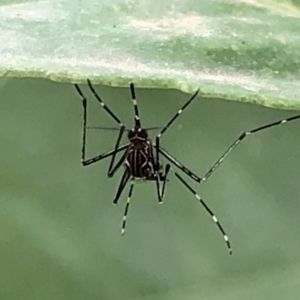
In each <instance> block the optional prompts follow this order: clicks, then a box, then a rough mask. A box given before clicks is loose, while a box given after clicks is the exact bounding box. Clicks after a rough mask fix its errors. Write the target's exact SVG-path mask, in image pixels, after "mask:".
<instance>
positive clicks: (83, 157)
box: [75, 84, 87, 163]
mask: <svg viewBox="0 0 300 300" xmlns="http://www.w3.org/2000/svg"><path fill="white" fill-rule="evenodd" d="M75 88H76V91H77V93H78V94H79V96H80V97H81V99H82V106H83V130H82V148H81V162H82V163H83V162H84V161H85V145H86V121H87V100H86V98H85V97H84V95H83V93H82V91H81V89H80V88H79V86H78V85H77V84H75Z"/></svg>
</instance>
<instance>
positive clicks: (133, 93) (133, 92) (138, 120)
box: [130, 83, 141, 128]
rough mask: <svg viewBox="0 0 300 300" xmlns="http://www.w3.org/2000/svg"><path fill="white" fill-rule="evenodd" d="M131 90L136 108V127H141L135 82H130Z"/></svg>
mask: <svg viewBox="0 0 300 300" xmlns="http://www.w3.org/2000/svg"><path fill="white" fill-rule="evenodd" d="M130 92H131V99H132V104H133V108H134V122H135V127H137V128H141V119H140V115H139V110H138V106H137V101H136V96H135V90H134V85H133V83H130Z"/></svg>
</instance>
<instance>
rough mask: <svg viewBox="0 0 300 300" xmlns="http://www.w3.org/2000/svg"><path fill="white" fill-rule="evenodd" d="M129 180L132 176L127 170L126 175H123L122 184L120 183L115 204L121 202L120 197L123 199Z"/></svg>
mask: <svg viewBox="0 0 300 300" xmlns="http://www.w3.org/2000/svg"><path fill="white" fill-rule="evenodd" d="M129 178H130V175H129V173H128V172H127V170H125V171H124V173H123V176H122V179H121V182H120V184H119V186H118V190H117V193H116V196H115V199H114V201H113V203H114V204H117V203H118V201H119V199H120V197H121V194H122V192H123V190H124V188H125V186H126V184H127V182H128V180H129Z"/></svg>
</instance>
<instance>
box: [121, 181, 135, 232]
mask: <svg viewBox="0 0 300 300" xmlns="http://www.w3.org/2000/svg"><path fill="white" fill-rule="evenodd" d="M133 187H134V178H132V179H131V184H130V189H129V193H128V197H127V202H126V206H125V211H124V216H123V222H122V229H121V234H122V235H124V234H125V227H126V218H127V215H128V211H129V205H130V199H131V196H132V191H133Z"/></svg>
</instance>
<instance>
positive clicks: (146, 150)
mask: <svg viewBox="0 0 300 300" xmlns="http://www.w3.org/2000/svg"><path fill="white" fill-rule="evenodd" d="M87 83H88V87H89V89H90V90H91V92H92V94H93V95H94V97H95V98H96V99H97V100H98V102H99V104H100V105H101V106H102V107H103V109H104V110H105V111H106V112H107V113H108V114H109V115H110V116H111V118H112V119H114V121H115V122H116V123H117V124H118V126H119V127H118V128H107V127H88V126H87V99H86V97H85V96H84V94H83V93H82V91H81V89H80V88H79V86H78V85H77V84H75V88H76V90H77V92H78V94H79V96H80V97H81V99H82V105H83V138H82V139H83V140H82V157H81V158H82V159H81V161H82V164H83V166H88V165H91V164H93V163H96V162H98V161H100V160H103V159H105V158H108V157H111V159H110V164H109V167H108V171H107V176H108V177H109V178H111V177H113V176H114V175H115V173H116V172H117V171H118V170H119V169H120V168H121V166H124V167H125V168H124V169H125V170H124V171H123V175H122V178H121V181H120V183H119V185H118V188H117V192H116V195H115V198H114V200H113V203H115V204H116V203H117V202H118V200H119V199H120V197H121V195H122V193H123V191H124V189H125V187H126V185H127V184H128V183H129V182H130V187H129V192H128V197H127V202H126V206H125V211H124V215H123V222H122V229H121V233H122V235H124V233H125V228H126V220H127V216H128V212H129V206H130V200H131V197H132V194H133V189H134V184H135V182H136V181H137V180H144V181H154V182H155V184H156V193H157V198H158V202H159V203H162V202H163V198H164V195H165V187H166V183H167V181H168V176H169V174H170V171H172V172H173V173H174V175H175V178H177V179H178V180H179V182H181V183H182V184H183V186H185V187H186V188H187V189H188V190H189V191H190V192H191V193H192V194H193V195H194V197H195V198H196V199H197V200H198V201H199V202H200V203H201V204H202V206H203V207H204V209H205V210H206V212H207V213H208V214H209V215H210V217H211V218H212V220H213V221H214V223H215V224H216V226H217V228H218V230H219V231H220V233H221V234H222V236H223V239H224V241H225V243H226V246H227V248H228V251H229V254H232V248H231V243H230V241H229V238H228V235H227V234H226V232H225V230H224V228H223V226H222V225H221V223H220V222H219V221H218V219H217V217H216V216H215V214H214V213H213V211H212V210H211V209H210V208H209V206H208V205H207V204H206V202H205V201H204V200H203V199H202V198H201V197H200V196H199V195H198V194H197V192H196V191H195V190H194V189H193V188H192V187H191V186H190V185H189V184H188V183H187V181H186V180H185V179H183V177H182V176H181V175H179V174H178V173H177V172H176V171H174V170H173V166H175V167H177V168H178V169H179V170H180V171H182V172H183V173H185V174H186V175H187V176H188V177H190V178H191V179H192V180H194V181H196V182H198V183H202V182H204V181H205V180H207V179H208V178H209V177H210V176H211V175H212V173H213V172H214V171H215V170H216V168H217V167H218V166H219V165H220V164H221V163H222V162H223V160H224V159H225V158H226V157H227V155H228V154H229V153H230V152H231V151H232V150H233V149H234V148H235V147H236V146H237V145H238V144H239V143H240V142H241V141H242V140H243V139H244V138H245V137H246V136H249V135H251V134H254V133H256V132H259V131H261V130H264V129H267V128H270V127H273V126H276V125H281V124H284V123H287V122H290V121H293V120H296V119H298V118H300V115H296V116H294V117H290V118H287V119H284V120H280V121H277V122H274V123H271V124H267V125H264V126H261V127H258V128H255V129H253V130H250V131H245V132H243V133H242V134H241V135H240V136H239V137H238V138H237V139H236V140H235V141H234V142H233V143H232V144H231V145H230V147H229V148H228V149H227V150H226V151H225V152H224V154H223V155H222V156H221V157H220V158H219V159H218V160H217V161H216V162H215V163H214V165H213V166H212V167H211V168H210V169H209V170H208V171H207V173H206V174H205V175H204V176H203V177H202V178H201V177H198V176H197V175H196V174H195V173H193V172H192V171H191V170H190V169H188V168H187V167H185V166H184V165H183V164H182V163H181V162H179V161H178V160H177V159H175V158H174V157H173V156H172V155H171V154H170V153H168V152H167V151H166V150H165V149H164V148H162V147H161V146H160V140H161V137H162V136H163V134H165V133H166V131H167V130H168V129H169V128H170V127H171V125H172V124H173V123H174V121H175V120H176V119H177V118H178V117H179V116H180V115H181V114H182V112H183V111H184V110H185V109H186V108H187V107H188V106H189V105H190V104H191V103H192V101H193V100H194V99H195V98H196V97H197V95H198V93H199V91H200V90H199V89H198V90H197V91H196V92H195V93H194V94H193V95H192V96H191V97H190V98H189V99H188V100H187V101H186V102H185V104H184V105H183V106H182V107H181V108H180V109H179V110H178V111H177V112H176V113H175V114H174V116H173V117H172V118H171V119H170V120H169V121H168V122H167V123H166V125H165V126H164V127H162V128H161V127H151V128H143V127H142V124H141V119H140V115H139V110H138V104H137V99H136V94H135V89H134V84H133V83H130V85H129V88H130V93H131V99H132V105H133V109H134V127H133V128H132V129H126V127H125V125H124V124H123V123H122V122H121V121H120V119H119V118H118V117H117V116H116V115H115V114H114V113H113V112H112V111H111V110H110V109H109V107H108V106H107V105H106V104H105V103H104V102H103V101H102V99H101V98H100V96H99V95H98V93H97V92H96V90H95V89H94V87H93V85H92V83H91V81H90V80H87ZM97 128H101V129H108V130H115V131H118V132H119V133H118V137H117V140H116V143H115V146H114V148H113V149H112V150H109V151H106V152H104V153H101V154H100V155H97V156H95V157H92V158H89V159H86V132H87V129H97ZM152 129H160V132H159V133H158V134H157V135H156V137H155V142H153V141H152V140H151V139H150V138H149V136H148V131H149V130H152ZM125 132H127V138H128V143H127V144H125V145H120V143H121V139H122V137H123V135H124V133H125ZM119 152H123V154H122V156H121V158H120V159H119V160H118V161H117V162H116V163H115V159H116V155H117V153H119ZM161 156H163V157H164V158H165V159H167V160H168V164H166V165H165V167H164V166H163V164H161V162H160V157H161Z"/></svg>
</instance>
